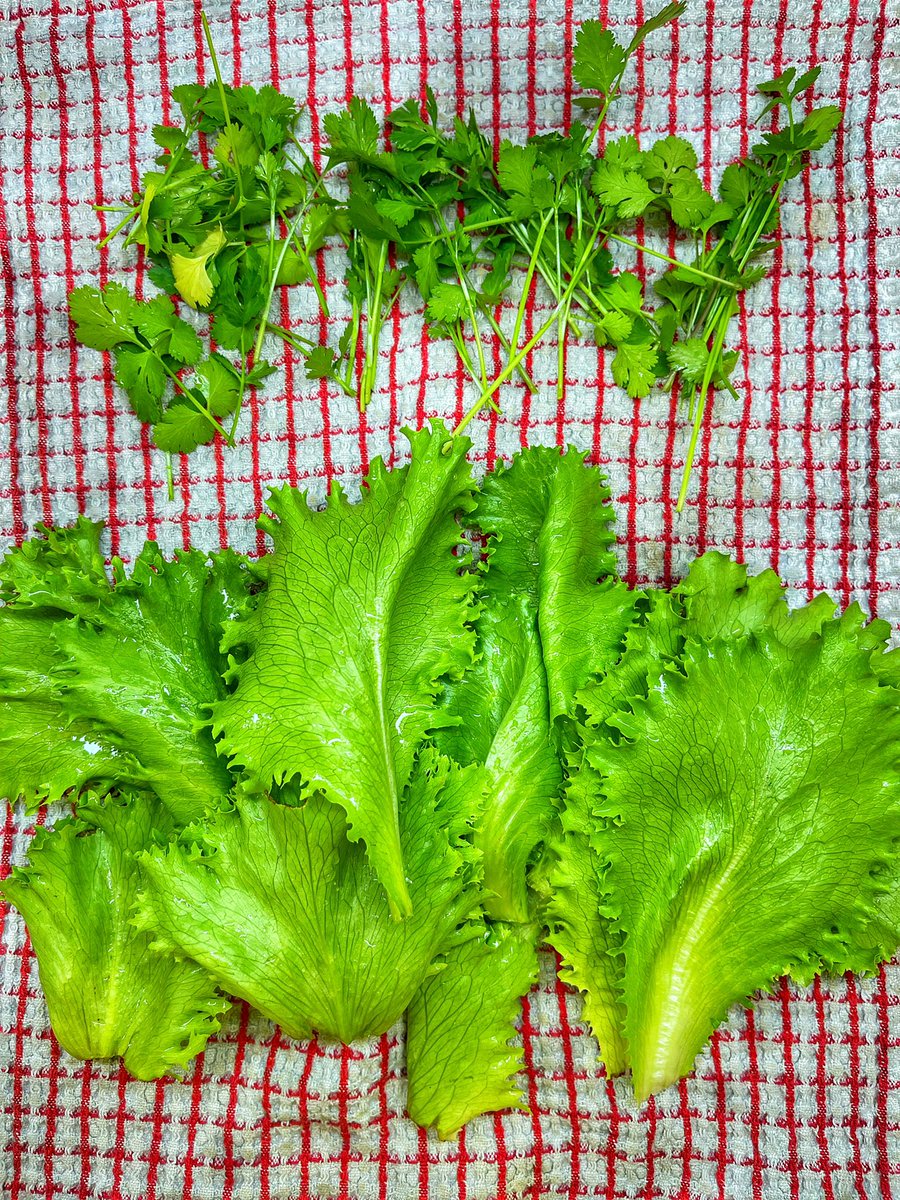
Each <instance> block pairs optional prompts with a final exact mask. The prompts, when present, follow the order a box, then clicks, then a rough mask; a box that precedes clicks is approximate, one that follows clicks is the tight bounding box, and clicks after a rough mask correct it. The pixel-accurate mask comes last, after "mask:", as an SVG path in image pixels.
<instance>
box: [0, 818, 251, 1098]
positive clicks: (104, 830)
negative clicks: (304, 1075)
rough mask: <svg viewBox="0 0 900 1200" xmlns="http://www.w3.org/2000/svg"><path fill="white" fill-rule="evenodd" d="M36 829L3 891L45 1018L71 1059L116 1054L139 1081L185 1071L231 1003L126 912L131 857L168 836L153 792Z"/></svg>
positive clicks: (131, 892)
mask: <svg viewBox="0 0 900 1200" xmlns="http://www.w3.org/2000/svg"><path fill="white" fill-rule="evenodd" d="M81 811H82V818H83V819H79V820H74V821H73V820H67V821H61V822H59V823H58V824H57V825H55V826H54V827H53V828H52V829H47V828H42V829H39V830H38V832H37V834H36V836H35V838H34V840H33V841H32V843H31V847H30V850H29V859H30V865H29V866H27V867H25V868H17V869H15V870H14V871H13V873H12V875H11V876H10V878H9V879H7V880H6V882H5V883H4V884H2V885H0V890H2V893H3V895H4V896H5V898H6V899H7V900H8V901H10V902H11V903H12V904H15V906H16V907H17V908H18V909H19V911H20V912H21V913H22V915H23V916H24V918H25V922H26V924H27V926H28V932H29V935H30V937H31V942H32V945H33V946H34V949H35V952H36V954H37V960H38V969H39V971H40V978H41V987H42V988H43V991H44V995H45V996H46V999H47V1006H48V1008H49V1010H50V1021H51V1023H52V1025H53V1032H54V1033H55V1034H56V1037H57V1038H58V1040H59V1042H60V1044H61V1045H62V1047H63V1048H64V1049H65V1050H67V1051H68V1052H69V1053H70V1054H73V1055H74V1056H75V1057H76V1058H101V1059H103V1058H114V1057H118V1056H121V1057H122V1058H123V1059H124V1062H125V1067H126V1069H127V1070H128V1071H129V1073H130V1074H131V1075H134V1076H135V1077H136V1078H138V1079H157V1078H159V1077H160V1076H161V1075H166V1074H169V1073H170V1072H171V1071H174V1070H177V1069H178V1068H184V1067H186V1066H187V1064H188V1063H189V1062H190V1060H191V1059H192V1058H193V1057H194V1055H196V1054H198V1053H199V1052H200V1051H201V1050H202V1049H203V1047H204V1046H205V1045H206V1042H207V1039H208V1038H209V1037H210V1036H211V1034H213V1033H215V1032H216V1030H217V1029H218V1028H219V1020H218V1017H219V1014H220V1013H222V1012H224V1011H225V1009H227V1008H228V1007H229V1002H228V1000H227V999H225V998H224V997H222V996H220V995H219V994H218V992H217V991H216V989H215V986H214V984H213V982H212V980H211V979H210V977H209V976H208V975H207V974H206V972H205V971H204V970H203V969H202V968H201V967H198V966H197V965H196V963H193V962H188V961H184V960H176V959H174V958H172V957H170V956H167V955H162V954H156V953H153V952H152V951H151V950H150V947H149V943H150V938H149V937H148V936H147V935H146V934H143V933H138V932H136V931H135V929H134V928H133V926H132V924H131V909H132V905H133V903H134V900H135V898H136V896H137V893H138V890H139V888H140V887H141V884H142V871H141V868H140V866H139V865H138V863H137V861H136V857H135V856H136V855H137V854H139V853H140V852H141V851H145V850H146V849H148V848H149V847H150V846H152V845H153V844H154V843H155V841H156V840H157V838H158V837H159V836H160V833H161V832H163V831H168V830H170V829H171V821H170V820H169V819H168V818H167V815H166V812H165V810H164V809H163V808H162V807H161V806H160V805H159V803H158V802H157V801H155V800H154V799H153V798H152V797H150V796H136V797H134V798H133V799H129V800H127V801H126V802H125V803H122V802H119V801H108V802H107V803H106V804H105V805H102V806H100V805H96V804H95V805H94V806H93V807H90V808H87V807H85V808H82V810H81Z"/></svg>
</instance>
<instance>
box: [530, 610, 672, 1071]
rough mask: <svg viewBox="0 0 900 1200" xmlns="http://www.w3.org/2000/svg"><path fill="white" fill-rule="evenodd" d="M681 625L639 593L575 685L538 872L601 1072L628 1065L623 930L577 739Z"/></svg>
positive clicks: (650, 674) (654, 673) (646, 681)
mask: <svg viewBox="0 0 900 1200" xmlns="http://www.w3.org/2000/svg"><path fill="white" fill-rule="evenodd" d="M680 626H681V621H680V612H679V610H678V607H677V606H676V605H675V603H674V602H673V601H672V598H671V597H670V596H669V594H668V593H667V592H662V591H651V592H648V593H645V594H644V595H643V596H642V597H641V599H640V613H639V616H638V619H637V621H636V622H635V623H634V624H633V625H632V626H631V627H630V628H629V629H628V630H627V631H626V634H625V639H624V643H625V648H624V651H623V653H622V657H621V658H620V659H619V661H618V662H617V663H616V665H615V666H614V667H613V668H612V669H611V670H610V671H608V672H607V673H606V674H604V675H601V676H598V677H597V678H595V679H592V680H591V681H590V682H589V683H588V684H586V686H585V687H584V688H582V689H581V691H580V692H579V693H578V705H579V708H580V710H581V711H582V713H583V714H584V718H585V724H584V725H583V726H582V727H581V728H580V737H579V740H578V742H577V743H576V744H575V745H573V746H571V747H570V748H569V752H568V754H567V762H566V771H567V776H568V783H567V786H566V789H565V791H564V792H563V795H562V798H561V801H560V814H559V822H558V825H557V828H556V830H555V831H554V835H553V837H552V838H551V840H550V842H549V844H548V853H547V855H546V856H545V860H544V862H543V863H542V865H541V871H540V874H539V886H540V889H541V891H542V892H543V894H544V909H543V911H544V917H545V920H546V921H547V925H548V941H549V943H550V944H551V945H552V946H553V947H554V949H555V950H556V951H557V952H558V954H559V956H560V959H561V965H560V978H561V979H563V980H564V981H565V982H566V983H569V984H571V985H572V986H573V987H575V988H577V989H578V990H579V991H580V992H581V993H582V995H583V1000H584V1019H585V1020H586V1021H587V1022H588V1024H589V1025H590V1027H591V1031H592V1033H593V1034H594V1037H595V1038H596V1039H597V1042H598V1044H599V1047H600V1058H601V1060H602V1062H603V1063H604V1065H605V1067H606V1072H607V1075H618V1074H621V1072H622V1071H624V1070H625V1069H626V1068H627V1066H628V1052H627V1046H626V1043H625V1031H624V1019H625V1008H624V1005H623V1002H622V996H621V989H622V966H623V963H622V957H621V951H622V944H623V938H622V935H621V932H620V930H619V926H618V923H617V922H616V921H615V919H614V918H613V917H612V916H611V915H610V914H609V912H608V909H607V896H606V891H605V888H604V882H603V881H604V875H605V867H606V860H605V857H604V851H603V843H602V834H603V831H604V830H605V827H606V825H607V822H606V820H605V818H603V817H602V816H600V814H599V813H598V811H597V809H598V805H599V803H600V800H601V798H602V794H603V786H602V784H603V777H602V775H601V774H600V772H599V771H597V770H595V769H594V768H593V767H592V766H591V764H590V762H589V761H588V759H587V756H586V754H585V750H584V743H585V742H587V743H588V745H590V743H591V742H592V740H593V739H595V738H596V737H598V736H605V737H611V736H613V735H614V732H615V731H614V730H613V729H612V728H611V727H609V726H607V725H606V721H607V719H608V718H610V717H612V716H613V715H614V714H615V713H617V712H618V711H619V710H620V709H622V708H627V706H628V705H629V704H630V702H631V701H632V700H633V699H635V698H636V697H641V698H643V697H646V695H647V692H648V689H649V687H650V681H651V680H652V679H654V678H656V677H658V676H659V674H660V673H661V672H662V670H663V669H664V668H665V665H666V663H667V662H671V661H672V659H674V658H675V657H676V656H677V655H678V654H679V653H680V651H681V648H682V646H683V643H684V639H683V636H682V635H681V628H680ZM598 730H600V731H602V732H601V733H598V732H597V731H598ZM612 835H613V836H614V831H613V834H612Z"/></svg>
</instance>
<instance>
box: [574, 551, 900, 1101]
mask: <svg viewBox="0 0 900 1200" xmlns="http://www.w3.org/2000/svg"><path fill="white" fill-rule="evenodd" d="M742 572H743V569H742V568H738V569H735V568H734V565H733V564H730V563H729V562H728V560H726V559H724V558H723V556H705V560H704V559H701V560H699V561H698V564H697V565H696V567H695V568H694V569H693V570H692V572H691V575H690V576H689V577H688V580H687V581H686V584H685V585H684V586H683V588H682V589H680V592H681V595H682V597H683V599H684V612H683V614H681V615H680V616H679V615H678V613H677V611H676V609H675V608H674V607H673V609H672V618H671V621H672V622H674V623H676V624H677V625H678V630H677V635H676V640H677V638H678V637H680V638H681V639H683V649H682V650H681V651H680V653H679V654H678V655H677V657H676V658H673V659H672V660H670V661H669V662H668V663H667V662H666V660H665V658H664V657H662V658H661V657H659V656H657V655H655V654H654V655H651V658H653V659H655V665H654V666H653V667H652V669H651V670H649V671H648V674H647V676H646V679H647V687H646V692H645V694H644V696H641V695H640V691H639V690H636V691H635V694H634V696H633V697H632V698H631V699H630V700H629V701H628V702H627V704H623V705H622V707H621V710H620V711H619V712H618V713H617V714H612V715H610V714H609V708H608V706H607V707H604V710H603V713H602V719H600V720H598V721H597V724H596V726H595V727H594V728H593V729H590V728H587V727H586V730H585V757H586V760H587V761H588V763H589V765H590V767H591V769H592V771H593V772H594V773H595V778H596V779H599V780H600V781H601V782H600V784H599V787H600V788H601V789H602V790H601V791H600V792H599V793H598V794H595V796H594V801H593V805H592V809H593V814H594V817H595V818H596V826H595V834H594V845H595V847H596V850H597V853H598V857H599V859H600V862H601V870H602V874H601V889H602V892H603V893H604V895H605V901H604V904H603V911H604V912H605V914H606V916H607V917H608V916H610V915H614V916H615V917H616V918H617V920H618V925H619V928H620V931H621V935H622V937H623V949H622V967H621V999H622V1001H623V1003H624V1009H625V1019H624V1033H625V1037H626V1040H627V1045H628V1058H629V1061H630V1064H631V1067H632V1071H633V1077H634V1085H635V1092H636V1094H637V1095H638V1097H639V1098H643V1097H645V1096H647V1095H648V1094H649V1093H650V1092H653V1091H657V1090H659V1089H660V1088H662V1087H664V1086H666V1085H667V1084H668V1083H670V1082H672V1081H673V1080H675V1079H676V1078H677V1077H678V1076H679V1075H681V1074H683V1073H685V1072H686V1071H688V1070H689V1069H690V1067H691V1064H692V1062H693V1059H694V1057H695V1055H696V1054H697V1052H698V1051H699V1050H700V1049H701V1047H702V1046H703V1044H704V1042H705V1041H706V1039H707V1037H708V1036H709V1034H710V1032H711V1031H712V1029H713V1028H714V1027H715V1026H716V1024H718V1023H719V1021H721V1020H722V1019H723V1017H724V1016H725V1014H726V1012H727V1010H728V1007H729V1006H730V1005H731V1004H733V1003H735V1002H736V1001H739V1000H743V999H745V998H746V997H747V996H748V995H750V994H751V993H752V992H754V991H755V990H757V989H759V988H763V987H767V986H769V985H770V983H771V981H772V980H773V979H774V978H776V977H778V976H780V975H782V974H785V973H788V972H790V973H792V974H794V975H795V976H796V977H798V978H808V977H809V976H811V974H813V973H814V972H815V971H816V970H818V969H821V968H822V967H823V966H826V967H831V968H832V969H835V968H837V969H846V967H847V966H849V965H854V966H856V967H859V966H860V965H865V963H866V962H868V964H869V965H872V964H873V963H874V961H876V960H877V958H878V957H880V956H882V955H883V953H884V948H883V947H881V948H875V947H873V945H872V943H873V929H874V927H875V925H876V923H877V922H879V921H880V920H883V910H880V909H879V908H878V902H879V895H880V893H881V892H883V891H884V890H885V886H886V885H885V882H884V876H885V873H886V874H887V876H888V877H890V876H891V874H892V873H894V872H895V871H896V866H897V864H896V847H895V845H894V841H895V839H896V837H897V833H898V829H900V792H898V787H900V776H898V754H897V750H896V746H897V738H898V734H900V712H898V693H897V691H896V690H895V689H894V688H893V687H892V686H886V685H885V684H884V683H883V682H882V681H881V679H880V678H879V675H878V673H877V672H876V670H875V669H873V654H876V653H880V651H877V650H874V649H873V645H874V644H876V643H877V640H878V638H877V633H879V632H881V631H880V630H878V631H876V635H873V633H872V631H871V629H870V630H869V631H868V632H867V631H866V630H865V628H864V627H863V626H862V625H861V623H860V619H859V615H858V613H857V612H855V611H850V612H848V614H845V616H844V617H843V618H840V619H828V617H827V613H828V612H829V611H833V606H830V602H825V601H821V600H819V601H814V602H813V604H811V605H807V606H805V608H803V609H800V610H797V611H795V612H793V613H788V612H787V609H786V607H785V606H784V605H783V602H782V597H781V594H780V592H781V589H780V585H779V586H775V585H777V581H774V583H773V580H772V579H770V578H766V577H757V579H756V580H752V581H750V582H749V583H747V582H746V581H745V582H741V578H740V575H741V573H742ZM744 579H745V580H746V577H745V573H744ZM699 581H702V585H703V586H702V587H699V586H697V585H698V582H699ZM671 632H672V631H671V630H670V633H671ZM670 648H671V641H670ZM614 674H616V673H614ZM598 693H599V694H600V697H601V701H602V684H601V685H599V687H598V689H596V692H595V695H596V694H598ZM589 803H590V802H589ZM875 940H877V939H875Z"/></svg>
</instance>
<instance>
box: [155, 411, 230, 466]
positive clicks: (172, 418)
mask: <svg viewBox="0 0 900 1200" xmlns="http://www.w3.org/2000/svg"><path fill="white" fill-rule="evenodd" d="M215 436H216V429H215V426H214V425H213V424H212V422H211V421H210V419H209V417H208V416H207V415H206V414H205V413H204V412H202V411H201V410H200V409H199V408H195V407H194V405H193V404H190V403H184V404H170V405H169V407H168V408H167V409H166V411H165V412H164V413H163V414H162V416H161V417H160V419H159V420H158V421H157V422H156V423H155V425H154V426H153V441H154V442H155V444H156V445H157V447H158V448H159V449H160V450H163V451H164V452H165V453H166V454H190V453H191V451H192V450H196V449H197V447H198V446H205V445H206V444H207V442H211V441H212V440H213V438H214V437H215Z"/></svg>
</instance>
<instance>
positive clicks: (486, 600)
mask: <svg viewBox="0 0 900 1200" xmlns="http://www.w3.org/2000/svg"><path fill="white" fill-rule="evenodd" d="M608 496H609V493H608V491H607V490H606V488H605V485H604V483H603V480H602V477H601V476H600V473H599V471H597V470H596V469H593V468H586V467H585V465H584V455H583V454H579V453H578V452H577V451H575V450H569V451H568V452H567V453H565V454H560V452H559V451H558V450H556V449H549V448H534V449H531V450H526V451H524V452H523V453H522V454H520V455H518V456H517V457H516V459H515V460H514V462H513V464H512V466H511V467H509V468H508V469H498V470H497V471H495V472H494V473H492V474H491V475H488V476H487V477H486V478H485V481H484V484H483V488H482V492H481V494H480V496H479V498H478V505H477V508H476V511H475V514H474V518H473V521H474V523H475V524H476V525H477V526H478V527H479V528H480V529H481V530H482V531H483V532H484V533H486V534H488V535H489V537H490V542H489V547H488V567H487V571H486V573H485V575H484V580H483V586H482V589H481V601H482V607H481V613H480V616H479V618H478V623H477V631H478V643H477V645H478V656H477V659H476V662H475V663H474V665H473V666H472V668H471V669H470V670H469V671H468V672H467V673H466V675H465V676H464V678H463V679H462V680H461V681H460V682H457V683H451V684H450V685H449V686H448V687H447V696H446V707H447V714H448V720H447V728H445V729H444V730H442V731H441V733H440V734H439V735H438V741H439V744H440V746H441V748H442V749H443V750H444V751H445V752H446V753H447V754H450V755H451V756H452V757H453V758H455V759H456V760H457V761H458V762H461V763H471V762H480V763H483V764H484V766H485V771H486V775H487V778H488V794H489V801H488V803H487V804H486V805H485V809H484V812H483V815H482V818H481V820H480V822H479V825H478V828H477V830H476V834H475V845H476V846H477V847H478V849H479V850H480V851H481V853H482V857H483V867H484V882H485V893H486V895H485V906H486V911H487V913H488V915H489V916H491V917H492V918H494V919H495V920H503V921H528V920H530V919H531V906H530V902H529V898H528V887H527V870H528V865H529V863H530V861H531V860H532V858H533V857H534V854H535V851H536V849H537V847H538V846H539V845H540V844H541V843H542V842H543V841H544V839H545V837H546V835H547V831H548V829H549V828H550V826H551V823H552V822H553V820H554V818H555V811H556V810H555V806H554V802H555V798H556V796H557V794H558V792H559V789H560V785H561V783H562V767H561V763H560V757H559V740H560V735H559V730H558V729H557V728H556V723H557V719H558V718H561V717H562V716H564V715H565V714H567V713H568V712H569V711H570V710H571V708H572V704H573V699H574V695H575V692H576V690H577V688H578V687H579V686H580V685H581V684H583V683H585V682H586V681H587V679H588V678H589V677H590V676H591V675H592V674H593V673H594V672H596V671H600V670H605V669H606V667H607V666H609V665H610V663H611V662H613V661H614V660H615V658H616V657H617V654H618V647H619V643H620V641H621V637H622V633H623V630H624V628H625V627H626V625H627V624H628V622H629V621H630V620H631V618H632V609H633V600H632V597H631V593H629V592H628V590H627V589H626V588H625V587H624V585H623V584H621V583H619V582H618V581H615V580H613V579H610V578H604V579H603V581H602V582H598V579H599V578H600V576H608V575H609V574H610V572H612V571H614V569H615V558H614V555H613V553H612V550H611V548H610V547H611V544H612V541H613V535H612V533H611V532H610V530H609V524H610V521H611V519H612V512H611V510H610V509H609V508H608V507H607V506H606V500H607V499H608Z"/></svg>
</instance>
